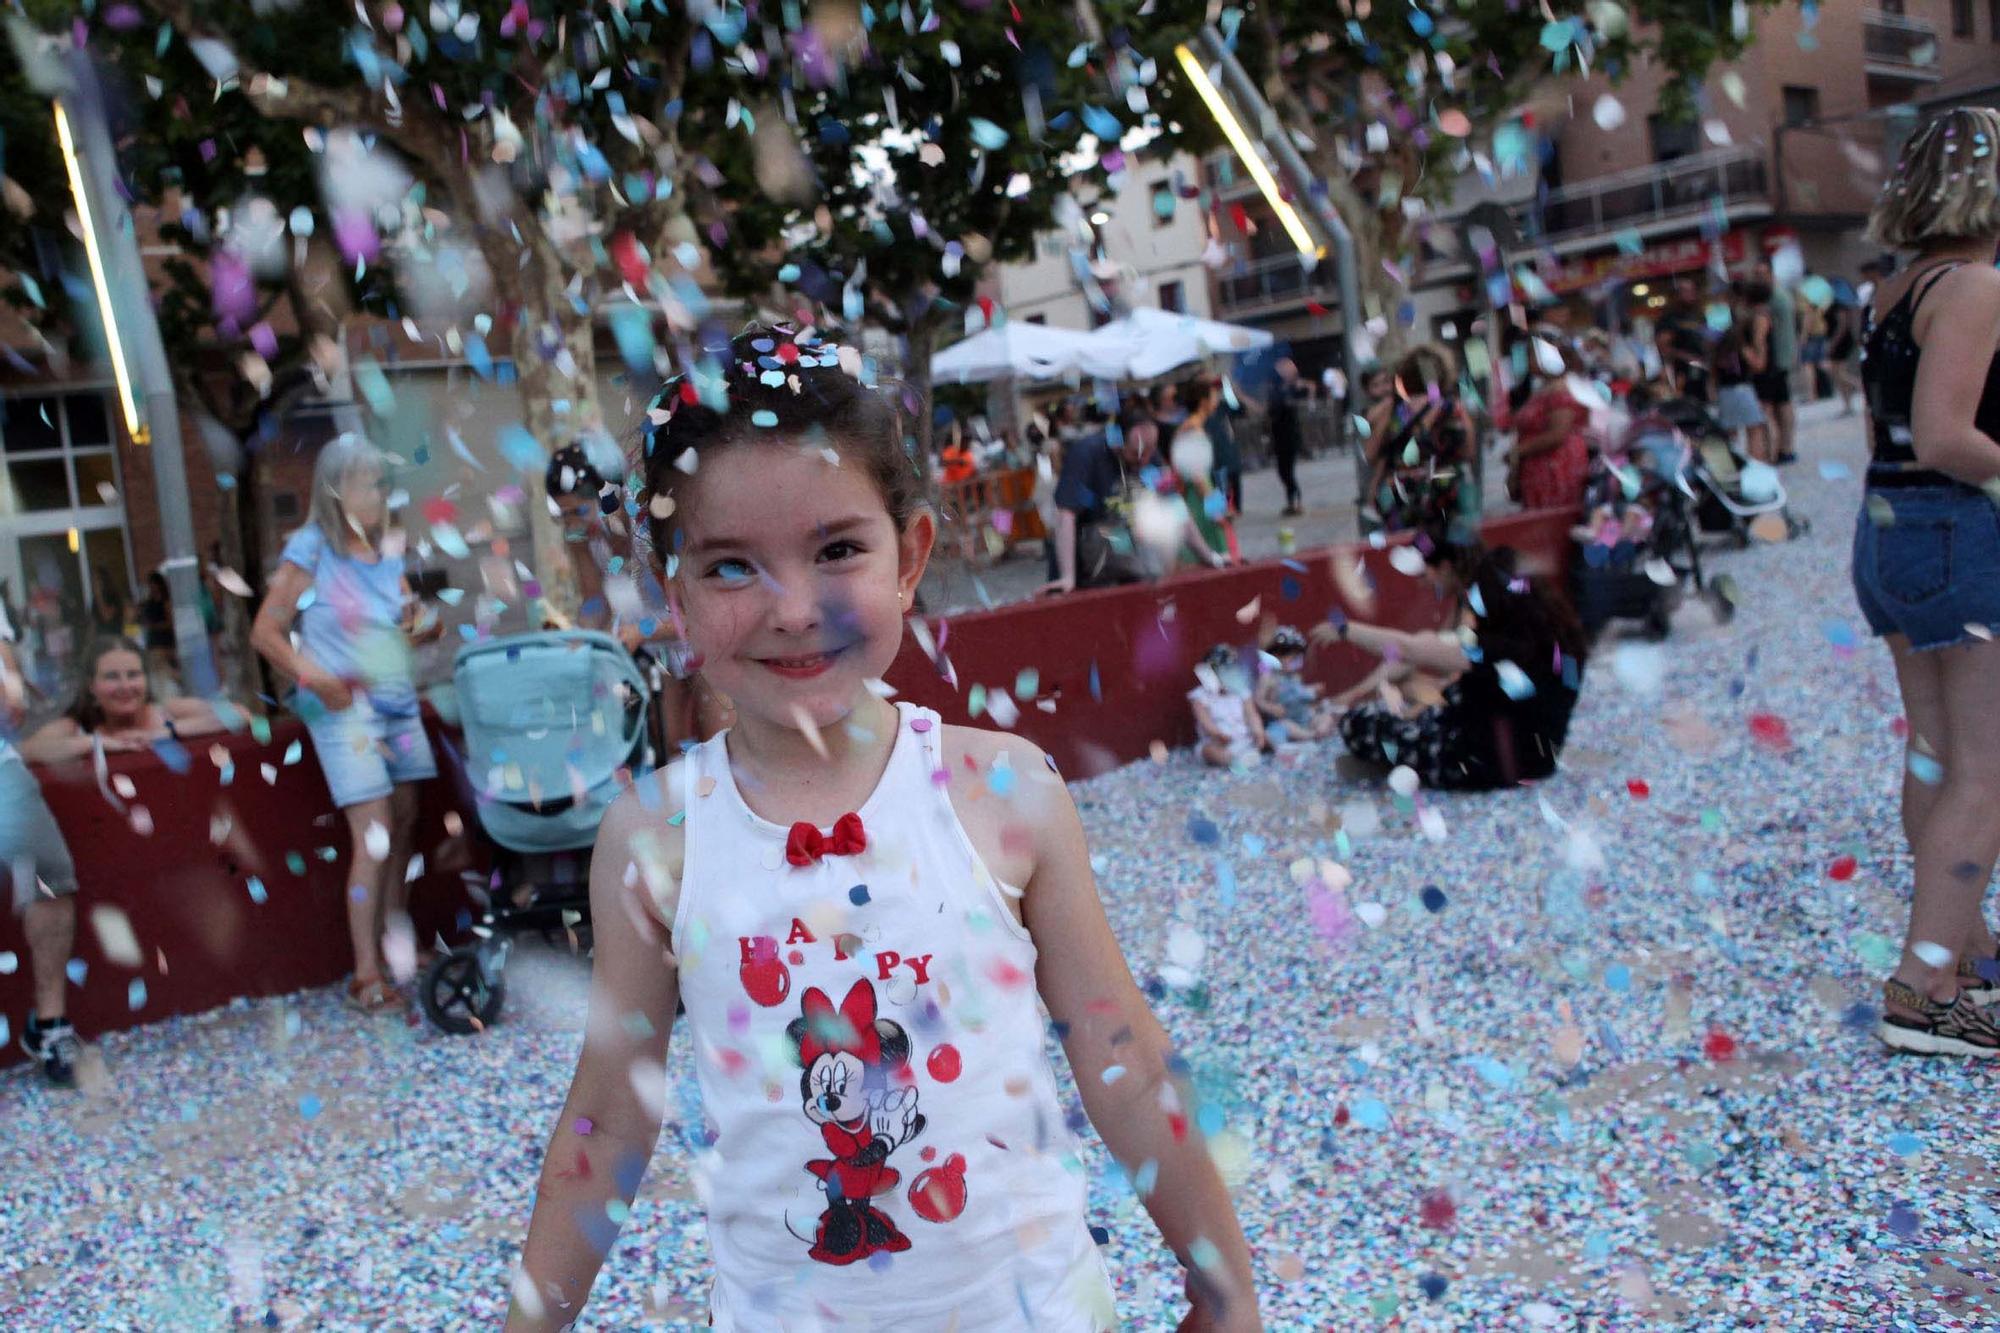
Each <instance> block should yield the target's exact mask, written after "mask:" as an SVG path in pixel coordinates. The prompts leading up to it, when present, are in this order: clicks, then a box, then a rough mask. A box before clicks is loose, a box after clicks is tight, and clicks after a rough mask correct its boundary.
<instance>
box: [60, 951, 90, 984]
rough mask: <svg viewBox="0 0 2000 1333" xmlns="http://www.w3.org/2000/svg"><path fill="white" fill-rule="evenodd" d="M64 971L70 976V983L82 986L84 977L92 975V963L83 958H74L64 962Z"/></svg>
mask: <svg viewBox="0 0 2000 1333" xmlns="http://www.w3.org/2000/svg"><path fill="white" fill-rule="evenodd" d="M63 972H64V973H65V974H66V975H67V976H68V977H69V984H70V985H72V986H81V985H82V984H83V979H84V978H85V977H87V976H89V975H90V964H88V963H86V962H84V961H83V960H82V959H81V958H72V959H70V960H69V961H68V962H67V963H64V964H63Z"/></svg>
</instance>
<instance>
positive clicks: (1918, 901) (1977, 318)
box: [1854, 107, 2000, 1057]
mask: <svg viewBox="0 0 2000 1333" xmlns="http://www.w3.org/2000/svg"><path fill="white" fill-rule="evenodd" d="M1997 164H2000V112H1995V111H1994V110H1993V109H1991V108H1986V107H1960V108H1955V109H1953V110H1950V111H1947V112H1944V113H1942V114H1941V115H1939V116H1938V117H1937V118H1936V119H1934V120H1932V121H1931V122H1929V123H1928V124H1926V125H1925V126H1924V127H1923V129H1921V130H1919V131H1918V132H1917V134H1916V135H1915V136H1914V137H1912V138H1911V140H1910V142H1909V146H1908V147H1907V148H1905V149H1904V150H1903V158H1902V162H1901V164H1900V165H1899V166H1898V167H1897V169H1896V170H1895V171H1894V172H1892V173H1891V174H1890V176H1889V179H1888V183H1887V184H1886V185H1885V186H1884V187H1883V190H1882V194H1881V196H1880V197H1879V198H1878V199H1877V201H1876V204H1875V210H1874V214H1873V216H1872V217H1871V218H1870V219H1869V233H1870V235H1871V236H1872V237H1873V238H1874V239H1875V240H1877V241H1879V242H1881V243H1882V244H1885V245H1891V246H1896V247H1899V248H1905V249H1914V250H1916V251H1917V252H1918V257H1917V259H1916V261H1915V262H1914V263H1912V264H1910V265H1908V266H1907V267H1906V268H1905V270H1904V271H1903V272H1902V273H1901V274H1898V275H1897V276H1896V277H1893V278H1890V279H1887V280H1885V281H1884V282H1883V283H1882V284H1881V286H1880V287H1878V288H1877V289H1876V292H1875V298H1874V305H1873V308H1872V309H1870V310H1869V311H1868V315H1867V321H1868V322H1867V329H1866V334H1865V336H1864V338H1863V344H1862V366H1861V378H1862V386H1863V390H1864V392H1865V393H1866V395H1867V400H1868V415H1869V427H1870V433H1871V439H1870V444H1871V457H1870V461H1869V467H1868V484H1867V493H1866V497H1865V500H1864V503H1863V505H1862V511H1861V516H1860V520H1859V522H1858V523H1857V525H1856V527H1855V533H1854V591H1855V596H1856V598H1857V599H1858V600H1859V601H1860V603H1861V612H1862V615H1863V616H1864V617H1866V619H1867V621H1868V626H1869V628H1870V629H1871V630H1873V631H1874V632H1875V633H1876V634H1877V635H1880V636H1881V637H1882V638H1883V640H1884V641H1885V642H1886V643H1887V644H1888V646H1889V651H1890V654H1891V655H1892V656H1893V657H1894V658H1895V662H1896V678H1897V683H1898V685H1899V686H1900V687H1901V690H1902V695H1903V711H1904V715H1905V717H1906V718H1907V720H1908V723H1909V752H1908V754H1907V756H1906V762H1905V766H1904V767H1905V771H1904V775H1903V831H1904V834H1905V836H1907V837H1908V838H1909V841H1910V850H1911V853H1912V856H1913V859H1914V861H1915V864H1916V887H1915V893H1914V895H1913V899H1912V903H1911V909H1910V928H1909V934H1908V936H1907V937H1906V939H1905V943H1904V947H1903V955H1902V959H1901V961H1900V962H1899V964H1898V966H1897V968H1896V972H1895V975H1894V976H1893V977H1891V978H1890V979H1889V981H1888V982H1887V983H1886V984H1885V985H1884V987H1883V1014H1882V1019H1881V1021H1880V1023H1879V1025H1878V1026H1877V1029H1876V1031H1877V1035H1878V1036H1880V1037H1881V1039H1882V1040H1883V1041H1884V1042H1885V1043H1887V1044H1888V1045H1889V1046H1890V1047H1892V1048H1894V1049H1897V1050H1905V1051H1916V1052H1921V1053H1923V1054H1929V1055H1968V1056H1987V1057H1990V1056H1993V1055H1996V1054H2000V1028H1996V1026H1995V1024H1994V1022H1993V1014H1994V1013H1995V1012H2000V1011H1993V1010H1988V1009H1986V1008H1984V1007H1983V1006H1986V1005H1989V1004H1991V1003H1992V1002H1994V1001H1995V1000H2000V958H1996V956H1995V952H1996V951H1995V943H1994V936H1993V932H1992V931H1991V930H1990V929H1989V928H1988V927H1987V924H1986V921H1985V917H1984V913H1983V910H1982V899H1983V898H1984V896H1985V892H1986V882H1987V880H1988V879H1989V878H1990V877H1991V876H1992V874H1993V865H1994V860H1995V858H1996V855H2000V819H1996V818H1995V817H1994V813H1993V812H1994V810H1995V808H1996V807H2000V641H1996V638H1995V636H1996V635H2000V507H1996V501H2000V270H1996V269H1995V267H1994V257H1995V251H1996V248H2000V165H1997Z"/></svg>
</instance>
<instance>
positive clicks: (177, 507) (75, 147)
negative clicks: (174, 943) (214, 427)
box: [55, 51, 217, 695]
mask: <svg viewBox="0 0 2000 1333" xmlns="http://www.w3.org/2000/svg"><path fill="white" fill-rule="evenodd" d="M69 76H70V77H69V87H68V88H67V89H65V90H63V91H62V92H61V93H60V94H59V95H58V96H57V100H56V104H55V116H56V127H57V137H58V139H59V140H60V142H61V146H62V150H63V157H64V160H65V163H66V165H67V166H68V168H69V172H70V182H71V186H72V188H73V190H74V192H75V197H76V205H77V212H78V214H79V220H80V221H81V222H82V223H83V229H84V234H85V247H86V249H87V250H88V251H89V252H90V257H91V270H92V272H91V278H92V282H93V285H94V286H95V288H96V290H97V299H98V307H99V315H100V316H101V318H102V320H103V322H104V329H105V334H106V339H105V341H106V343H107V347H108V352H109V355H110V356H111V358H112V360H113V362H114V370H115V372H116V374H117V377H118V380H119V386H120V400H121V402H120V406H121V409H122V410H123V411H124V413H125V416H126V422H125V425H126V430H127V433H129V434H130V435H131V436H132V437H133V441H134V442H135V443H136V444H138V445H140V446H141V447H142V448H143V449H145V451H146V453H147V455H148V457H149V458H150V460H151V462H152V465H153V490H154V493H155V495H156V498H157V500H158V502H159V507H160V541H161V544H162V546H163V547H164V548H165V555H166V560H165V562H164V564H163V565H162V567H161V570H162V572H163V573H164V574H165V575H166V580H167V590H168V592H169V593H170V594H171V595H172V598H173V608H174V621H173V623H174V647H175V649H176V651H177V652H178V653H179V655H180V663H181V671H182V679H183V680H184V681H185V682H186V684H187V686H188V687H189V689H191V690H192V691H193V692H194V693H196V694H204V695H205V694H213V693H214V692H215V690H216V688H217V681H216V675H215V663H214V661H213V659H212V658H211V656H210V654H209V649H208V627H207V625H206V624H205V623H204V622H203V620H202V615H201V565H200V561H199V558H198V557H197V555H196V553H195V542H194V514H193V511H192V509H191V508H190V507H189V504H188V479H187V462H186V456H185V455H184V454H183V453H182V452H181V416H180V407H179V404H178V403H177V402H176V401H175V395H174V380H173V372H172V370H171V369H170V368H169V366H168V364H167V349H166V346H165V345H164V344H163V343H162V342H161V341H160V325H159V321H158V320H157V319H156V318H155V317H154V314H153V302H152V293H151V290H150V287H149V285H148V283H147V281H146V271H145V268H144V266H143V265H142V264H141V263H140V258H139V238H138V236H137V234H136V229H135V227H134V224H133V220H132V213H131V210H130V209H129V208H128V207H127V206H126V205H125V202H124V199H123V197H122V196H121V195H120V194H119V192H118V172H117V158H116V156H115V154H114V150H113V148H112V144H111V132H110V130H109V128H108V127H107V126H106V123H105V113H104V98H103V94H102V92H101V90H100V89H99V87H98V82H97V73H96V71H95V70H93V69H92V68H91V66H90V62H89V58H88V57H87V56H86V55H85V54H84V53H83V52H82V51H76V52H72V53H71V55H70V57H69Z"/></svg>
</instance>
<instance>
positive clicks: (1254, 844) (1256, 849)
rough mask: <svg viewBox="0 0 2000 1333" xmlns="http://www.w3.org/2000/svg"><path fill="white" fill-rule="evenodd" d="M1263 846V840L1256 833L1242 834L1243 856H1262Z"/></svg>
mask: <svg viewBox="0 0 2000 1333" xmlns="http://www.w3.org/2000/svg"><path fill="white" fill-rule="evenodd" d="M1264 847H1265V843H1264V840H1263V839H1262V838H1260V837H1258V836H1257V835H1256V834H1254V833H1246V834H1244V835H1243V854H1244V855H1245V856H1262V855H1263V854H1264Z"/></svg>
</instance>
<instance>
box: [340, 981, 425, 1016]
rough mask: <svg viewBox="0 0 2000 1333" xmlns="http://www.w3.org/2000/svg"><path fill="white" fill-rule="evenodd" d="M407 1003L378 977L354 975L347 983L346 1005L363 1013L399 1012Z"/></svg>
mask: <svg viewBox="0 0 2000 1333" xmlns="http://www.w3.org/2000/svg"><path fill="white" fill-rule="evenodd" d="M409 1003H410V1002H409V1001H408V1000H405V999H404V998H403V993H402V992H401V991H399V990H397V989H396V988H395V987H394V986H391V985H390V984H389V983H388V982H386V981H384V980H382V978H380V977H355V978H353V979H352V980H350V981H349V982H348V983H347V1007H348V1008H350V1009H355V1010H359V1011H360V1012H361V1013H364V1014H388V1013H401V1012H402V1011H403V1010H405V1009H407V1008H408V1007H409Z"/></svg>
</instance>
